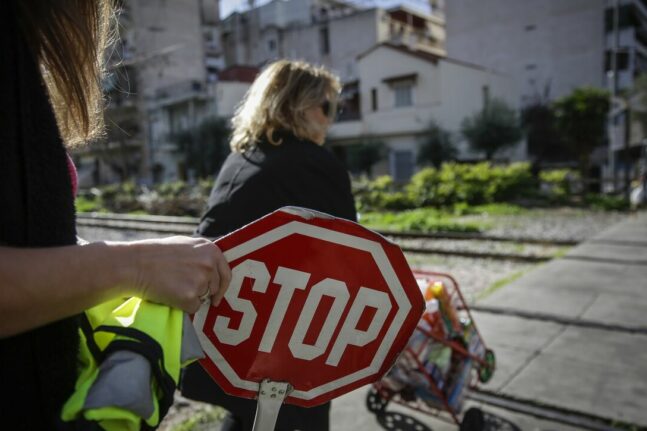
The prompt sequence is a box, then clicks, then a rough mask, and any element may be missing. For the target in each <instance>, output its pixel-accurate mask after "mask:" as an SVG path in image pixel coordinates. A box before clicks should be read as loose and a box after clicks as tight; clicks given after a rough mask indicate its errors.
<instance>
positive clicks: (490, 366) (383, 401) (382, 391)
mask: <svg viewBox="0 0 647 431" xmlns="http://www.w3.org/2000/svg"><path fill="white" fill-rule="evenodd" d="M413 274H414V275H415V276H416V278H417V279H424V280H426V281H428V282H433V281H442V282H443V284H444V286H445V288H446V289H447V293H448V294H449V295H450V300H451V301H452V302H453V303H455V304H456V308H457V311H458V312H461V313H464V315H466V316H467V317H468V318H469V319H470V321H471V322H472V325H473V329H474V331H475V334H476V337H478V342H480V343H481V344H482V346H483V349H482V352H483V354H482V355H477V354H475V353H472V352H470V351H469V350H468V348H469V347H468V346H466V345H465V343H464V342H462V340H461V338H460V337H447V336H445V337H439V336H438V335H437V334H434V333H433V332H431V331H429V330H427V329H425V325H418V327H417V328H416V331H419V332H421V333H422V334H423V335H424V336H425V337H427V338H428V342H429V343H440V344H442V345H444V346H447V347H449V348H451V350H452V355H454V354H456V355H457V357H458V358H460V360H462V361H465V363H464V364H463V366H468V365H470V366H471V369H470V370H468V373H469V376H468V377H469V378H470V380H469V382H468V383H466V384H465V385H464V387H463V389H462V390H465V389H466V388H474V387H476V385H477V380H478V381H480V382H481V383H486V382H487V381H489V380H490V379H491V378H492V375H493V373H494V370H495V367H496V359H495V356H494V352H493V351H492V350H490V349H488V348H487V347H486V346H485V343H484V342H483V337H482V336H481V333H480V332H479V330H478V327H477V326H476V323H475V322H474V319H473V317H472V313H471V312H470V309H469V307H468V306H467V302H466V301H465V298H464V297H463V294H462V293H461V291H460V288H459V286H458V282H457V281H456V280H455V279H454V277H452V276H451V275H449V274H445V273H440V272H432V271H423V270H413ZM421 351H422V348H420V349H419V351H414V350H413V349H412V348H411V347H409V346H407V348H406V349H405V350H404V351H403V352H402V355H407V359H408V360H409V362H410V363H413V364H415V365H416V367H417V371H419V372H420V373H421V374H422V375H424V376H425V377H426V379H427V382H428V383H429V389H430V390H431V392H432V394H433V395H434V396H435V397H436V398H437V401H438V403H437V405H434V406H431V405H429V404H428V403H426V402H425V401H423V400H421V399H420V398H419V397H416V396H415V395H414V393H413V392H412V393H411V394H406V395H405V394H404V393H402V392H394V391H393V390H392V389H390V388H389V387H388V385H386V384H385V383H384V379H382V380H380V381H378V382H376V383H374V384H373V386H372V388H371V390H370V391H369V393H368V395H367V398H366V405H367V408H368V409H369V411H371V412H373V413H375V414H381V413H383V412H384V410H385V408H386V406H387V404H388V403H389V402H395V403H397V404H401V405H403V406H406V407H408V408H410V409H413V410H416V411H419V412H422V413H425V414H429V415H433V416H439V417H440V415H441V413H442V412H443V411H445V412H447V413H448V414H449V415H450V416H451V419H452V420H453V421H454V422H455V423H456V424H457V425H459V426H460V430H461V431H468V430H469V431H472V430H474V431H478V430H481V429H482V428H483V426H484V419H483V413H482V412H481V411H480V409H477V408H471V409H469V410H467V411H466V412H465V413H464V414H463V415H462V420H461V418H459V416H461V411H460V407H459V409H458V410H457V409H455V408H452V406H451V405H450V402H449V399H448V398H449V397H448V394H447V392H446V389H447V388H441V387H440V385H439V384H438V382H437V381H436V380H435V378H434V376H432V375H431V374H430V373H429V372H427V370H426V369H425V367H424V365H423V364H422V362H421V361H420V359H419V356H420V353H421ZM467 361H471V362H470V363H469V364H468V363H467ZM474 370H475V371H476V373H473V372H472V371H474Z"/></svg>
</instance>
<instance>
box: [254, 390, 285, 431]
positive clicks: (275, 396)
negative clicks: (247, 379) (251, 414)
mask: <svg viewBox="0 0 647 431" xmlns="http://www.w3.org/2000/svg"><path fill="white" fill-rule="evenodd" d="M291 390H292V386H290V384H289V383H287V382H273V381H271V380H270V379H264V380H263V381H262V382H261V383H260V385H259V389H258V403H257V404H256V417H255V418H254V429H253V431H274V426H275V425H276V419H277V418H278V417H279V410H281V406H282V405H283V400H284V399H285V397H286V396H287V395H288V393H289V392H290V391H291Z"/></svg>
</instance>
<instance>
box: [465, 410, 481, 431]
mask: <svg viewBox="0 0 647 431" xmlns="http://www.w3.org/2000/svg"><path fill="white" fill-rule="evenodd" d="M483 429H485V417H484V416H483V412H482V411H481V409H478V408H476V407H472V408H471V409H468V410H467V411H466V412H465V414H464V415H463V421H462V422H461V425H460V428H459V430H460V431H482V430H483Z"/></svg>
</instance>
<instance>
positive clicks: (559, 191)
mask: <svg viewBox="0 0 647 431" xmlns="http://www.w3.org/2000/svg"><path fill="white" fill-rule="evenodd" d="M577 178H579V175H578V174H577V172H575V171H573V170H571V169H551V170H547V171H541V172H540V173H539V180H540V181H541V190H542V193H543V194H544V195H545V196H546V197H547V198H548V200H549V201H551V202H556V203H564V202H567V201H568V200H569V199H570V198H571V197H572V196H573V188H572V184H571V182H572V181H573V180H576V179H577Z"/></svg>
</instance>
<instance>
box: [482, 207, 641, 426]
mask: <svg viewBox="0 0 647 431" xmlns="http://www.w3.org/2000/svg"><path fill="white" fill-rule="evenodd" d="M482 305H487V306H491V307H493V308H499V309H501V311H506V309H508V310H524V311H526V312H528V313H529V314H528V316H529V317H532V314H533V313H540V314H546V315H554V316H557V317H565V318H568V319H573V321H572V322H571V324H562V323H559V320H556V321H544V320H532V319H528V318H520V317H514V316H504V315H496V314H490V313H487V314H486V313H476V314H477V315H476V316H475V320H476V322H477V323H478V325H479V327H480V329H481V331H482V332H483V336H484V338H485V340H486V341H487V342H488V343H489V344H490V345H491V346H492V348H493V349H494V350H495V351H496V352H497V357H498V359H499V369H498V370H497V373H496V374H495V377H494V379H493V381H492V382H491V383H490V384H489V385H488V387H487V388H488V389H490V390H495V391H499V392H502V393H505V394H507V395H512V396H516V397H519V398H523V399H530V400H533V401H537V402H540V403H545V404H548V405H553V406H558V407H563V408H566V409H572V410H577V411H580V412H584V413H589V414H592V415H595V416H601V417H604V418H608V419H612V420H619V421H624V422H630V423H634V424H638V425H641V426H647V215H646V214H641V215H638V216H635V217H632V218H631V219H629V220H628V221H626V222H623V223H620V224H618V225H616V226H613V227H612V228H610V229H608V230H606V231H604V232H602V233H601V234H599V235H597V236H596V237H594V238H592V239H591V240H589V241H587V242H585V243H583V244H581V245H579V246H578V247H575V248H573V249H572V250H571V251H570V252H569V253H568V254H567V255H566V256H565V257H564V258H562V259H558V260H554V261H551V262H549V263H547V264H545V265H543V266H542V267H540V268H537V269H535V270H534V271H532V272H530V273H528V274H527V275H525V276H524V277H522V278H520V279H519V280H517V281H516V282H514V283H511V284H510V285H508V286H505V287H504V288H503V289H501V290H499V291H497V292H495V293H494V294H492V295H491V296H489V297H488V298H486V299H485V300H484V301H482ZM540 317H546V316H540ZM598 324H599V325H608V327H607V328H604V327H598V326H597V325H598Z"/></svg>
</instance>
